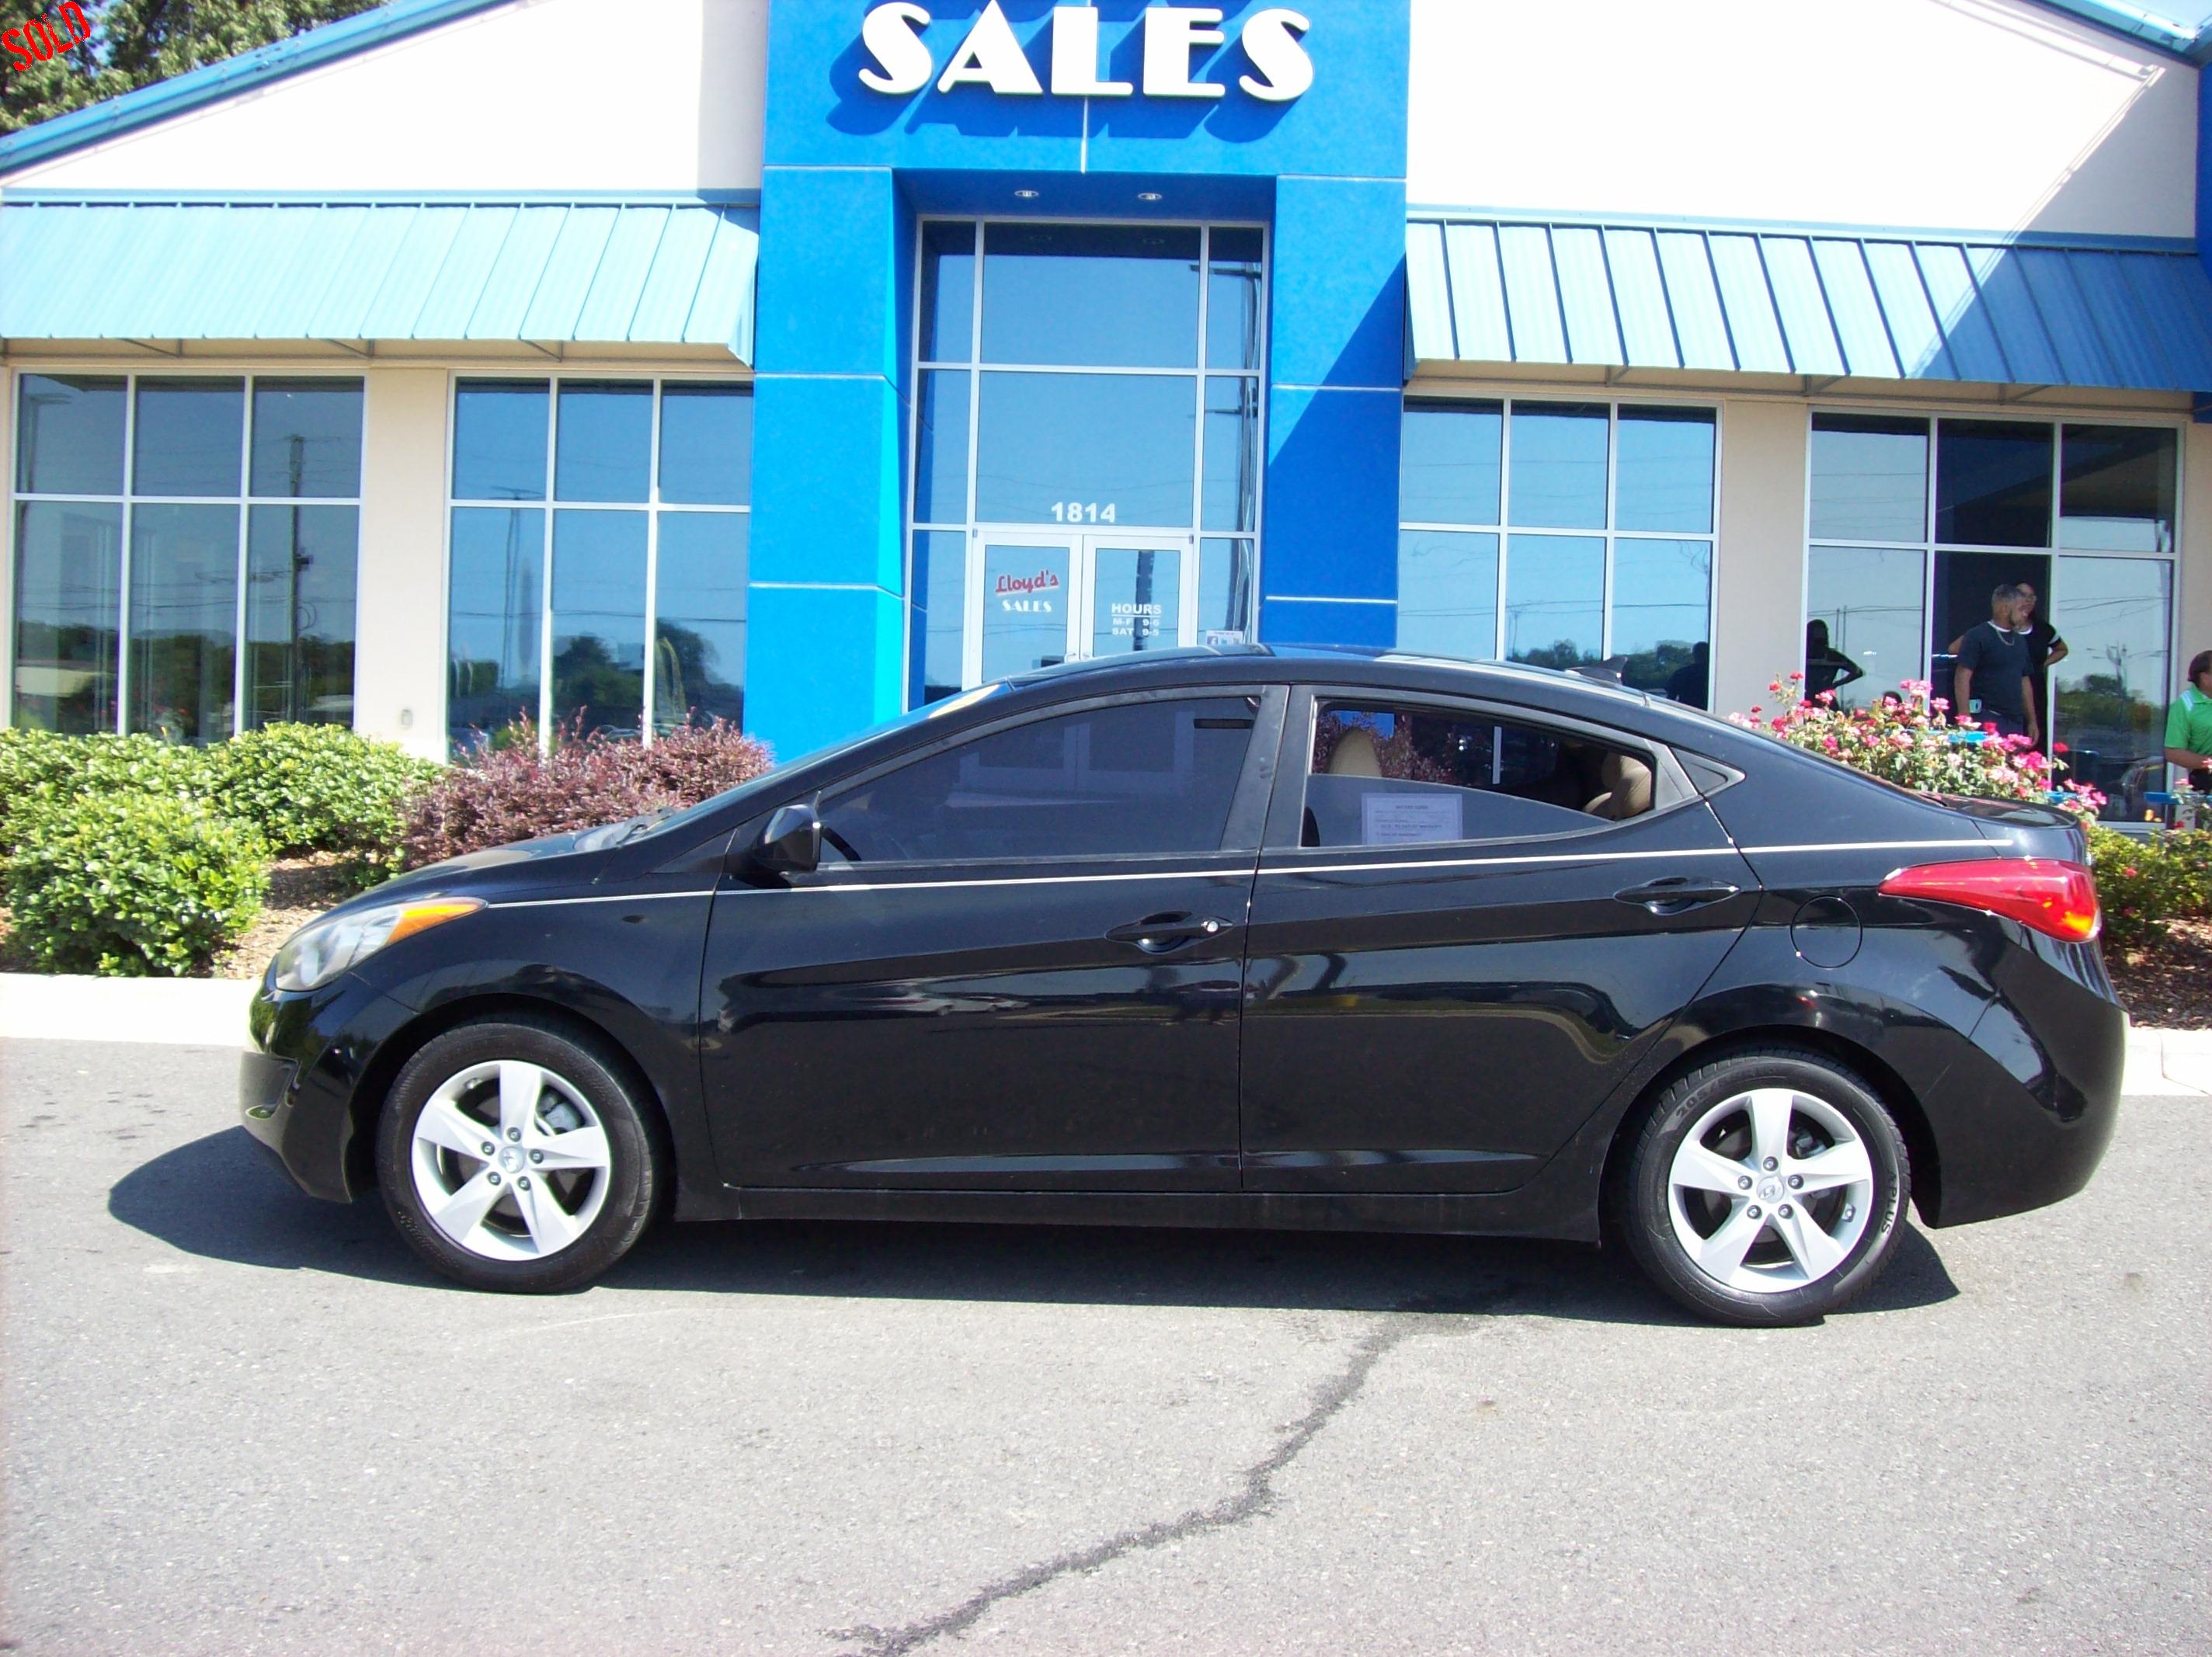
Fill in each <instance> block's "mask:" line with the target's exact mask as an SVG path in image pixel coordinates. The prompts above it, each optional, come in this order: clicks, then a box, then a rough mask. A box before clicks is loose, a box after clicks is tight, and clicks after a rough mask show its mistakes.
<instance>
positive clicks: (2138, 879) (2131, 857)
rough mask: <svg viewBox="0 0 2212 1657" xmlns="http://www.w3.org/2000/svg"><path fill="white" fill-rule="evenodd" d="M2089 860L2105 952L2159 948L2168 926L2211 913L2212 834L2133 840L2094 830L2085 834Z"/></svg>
mask: <svg viewBox="0 0 2212 1657" xmlns="http://www.w3.org/2000/svg"><path fill="white" fill-rule="evenodd" d="M2089 860H2090V864H2091V866H2092V867H2093V868H2094V869H2095V871H2096V874H2097V901H2098V906H2099V907H2100V908H2101V909H2102V910H2103V911H2104V915H2105V942H2106V945H2107V946H2108V947H2109V948H2112V949H2115V950H2139V949H2142V948H2145V947H2147V946H2148V945H2151V944H2159V943H2161V942H2163V941H2164V940H2165V938H2166V928H2167V924H2168V923H2169V922H2171V921H2172V920H2176V919H2178V918H2180V917H2183V916H2201V915H2203V914H2204V913H2207V912H2208V910H2212V832H2208V831H2206V830H2203V829H2197V830H2192V831H2188V832H2184V833H2179V834H2161V835H2152V836H2150V837H2149V838H2148V839H2137V838H2136V836H2135V835H2123V834H2119V833H2118V832H2116V831H2115V830H2113V829H2092V830H2091V831H2090V834H2089Z"/></svg>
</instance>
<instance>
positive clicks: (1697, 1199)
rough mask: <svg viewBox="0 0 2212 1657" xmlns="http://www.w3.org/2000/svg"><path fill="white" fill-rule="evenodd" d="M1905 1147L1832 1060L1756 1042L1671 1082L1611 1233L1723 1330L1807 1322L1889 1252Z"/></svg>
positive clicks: (1905, 1175)
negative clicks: (1751, 1048) (1761, 1047)
mask: <svg viewBox="0 0 2212 1657" xmlns="http://www.w3.org/2000/svg"><path fill="white" fill-rule="evenodd" d="M1910 1188H1911V1177H1910V1172H1909V1168H1908V1165H1907V1162H1906V1155H1905V1141H1904V1138H1903V1136H1902V1135H1900V1134H1899V1132H1898V1129H1897V1124H1896V1123H1895V1122H1894V1121H1893V1120H1891V1118H1890V1115H1889V1113H1888V1112H1887V1110H1886V1109H1884V1108H1883V1107H1882V1104H1881V1100H1880V1099H1878V1098H1877V1097H1876V1096H1875V1093H1874V1091H1873V1089H1870V1088H1869V1086H1868V1085H1867V1084H1866V1083H1865V1082H1863V1081H1862V1080H1861V1079H1860V1078H1859V1077H1857V1076H1856V1075H1854V1074H1852V1073H1851V1071H1849V1070H1847V1069H1845V1068H1844V1067H1843V1066H1842V1065H1838V1064H1834V1063H1832V1062H1831V1061H1829V1060H1828V1059H1824V1058H1820V1057H1817V1056H1815V1055H1814V1054H1811V1053H1800V1052H1794V1051H1790V1050H1788V1049H1771V1050H1762V1051H1758V1052H1751V1053H1735V1054H1731V1055H1729V1057H1727V1058H1724V1059H1718V1060H1716V1061H1715V1062H1713V1063H1711V1064H1709V1065H1702V1066H1700V1067H1699V1068H1698V1069H1696V1070H1694V1071H1691V1072H1689V1073H1688V1074H1687V1075H1686V1076H1683V1077H1680V1079H1679V1080H1677V1081H1676V1082H1675V1083H1674V1084H1673V1085H1672V1086H1671V1087H1669V1088H1668V1089H1667V1090H1666V1092H1665V1093H1664V1094H1662V1096H1660V1097H1659V1099H1658V1100H1657V1102H1656V1103H1655V1105H1654V1106H1653V1108H1652V1109H1651V1111H1650V1114H1649V1115H1648V1116H1647V1117H1646V1118H1645V1120H1644V1126H1643V1130H1642V1132H1641V1133H1640V1134H1639V1135H1638V1138H1637V1140H1636V1143H1635V1146H1634V1149H1633V1151H1632V1155H1631V1156H1630V1159H1629V1162H1628V1165H1627V1168H1626V1179H1625V1181H1624V1182H1623V1184H1622V1186H1621V1187H1620V1188H1619V1189H1618V1190H1617V1191H1616V1193H1615V1198H1616V1201H1615V1227H1616V1229H1617V1230H1618V1231H1620V1232H1621V1233H1623V1234H1625V1235H1626V1241H1627V1243H1628V1246H1629V1249H1630V1252H1631V1253H1633V1254H1634V1255H1635V1257H1636V1260H1637V1263H1638V1265H1639V1266H1642V1267H1643V1269H1644V1273H1645V1275H1646V1276H1648V1277H1649V1278H1650V1279H1651V1280H1652V1281H1653V1282H1654V1283H1655V1284H1657V1285H1658V1286H1659V1287H1660V1288H1662V1289H1664V1290H1666V1291H1667V1292H1668V1294H1670V1295H1672V1296H1674V1298H1675V1299H1676V1300H1678V1301H1680V1302H1682V1303H1683V1304H1684V1305H1685V1306H1687V1307H1688V1308H1691V1309H1692V1311H1694V1312H1698V1313H1699V1314H1703V1315H1704V1316H1706V1317H1709V1318H1712V1319H1715V1320H1718V1321H1721V1322H1723V1323H1735V1324H1746V1325H1765V1326H1771V1325H1778V1324H1795V1323H1810V1322H1813V1321H1815V1320H1818V1319H1820V1318H1821V1317H1824V1316H1826V1314H1828V1313H1830V1312H1833V1311H1835V1310H1837V1309H1838V1308H1841V1307H1843V1306H1844V1305H1847V1304H1848V1303H1850V1302H1851V1301H1852V1300H1854V1299H1856V1298H1857V1296H1860V1295H1861V1294H1863V1293H1864V1292H1865V1291H1866V1290H1867V1289H1868V1288H1869V1287H1870V1286H1871V1285H1872V1284H1873V1283H1874V1281H1875V1278H1878V1277H1880V1276H1881V1272H1882V1268H1883V1267H1884V1266H1887V1264H1888V1262H1889V1257H1890V1255H1891V1253H1893V1251H1894V1249H1895V1248H1896V1247H1897V1241H1898V1238H1899V1235H1900V1231H1901V1223H1902V1221H1903V1218H1904V1201H1905V1193H1907V1191H1908V1190H1909V1189H1910Z"/></svg>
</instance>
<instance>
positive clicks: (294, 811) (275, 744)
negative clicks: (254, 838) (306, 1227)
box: [207, 725, 439, 884]
mask: <svg viewBox="0 0 2212 1657" xmlns="http://www.w3.org/2000/svg"><path fill="white" fill-rule="evenodd" d="M207 753H208V762H209V765H210V768H211V770H212V773H213V778H212V780H213V785H214V788H213V803H214V804H215V805H216V807H217V808H218V809H219V810H222V812H223V813H224V815H226V816H233V817H236V818H238V819H240V821H241V822H249V823H252V825H253V826H254V828H255V829H258V830H259V832H260V835H261V838H262V839H263V840H264V841H266V842H267V843H268V846H269V849H270V852H272V853H275V854H276V855H277V856H279V857H283V856H287V855H290V854H292V853H302V852H337V853H341V854H343V856H345V857H348V858H349V859H354V860H355V861H356V865H358V866H359V867H360V868H361V869H362V871H363V875H364V883H367V884H374V883H376V882H377V881H379V880H381V879H383V878H385V877H386V876H388V875H390V874H392V872H394V871H396V870H397V869H398V858H399V841H400V837H401V835H403V834H404V831H405V829H406V823H407V811H408V807H409V805H410V802H411V801H412V800H413V798H414V797H415V796H416V795H417V794H418V793H420V792H422V791H423V790H424V789H426V788H428V786H430V784H431V782H432V781H433V780H435V779H436V777H437V775H438V769H439V768H438V767H436V766H435V765H433V764H431V763H429V762H428V761H426V760H418V759H416V758H414V757H413V756H411V755H409V754H407V753H406V752H404V750H401V749H400V748H398V746H396V745H395V744H392V743H388V742H378V741H376V740H375V739H374V738H373V737H363V736H360V735H357V734H356V732H354V731H349V730H348V729H346V728H345V727H344V726H343V725H268V726H264V728H263V729H261V730H259V731H247V732H246V734H245V735H244V736H242V737H233V738H232V739H231V740H230V741H228V742H227V743H221V744H217V745H216V746H215V747H213V748H211V749H210V750H207Z"/></svg>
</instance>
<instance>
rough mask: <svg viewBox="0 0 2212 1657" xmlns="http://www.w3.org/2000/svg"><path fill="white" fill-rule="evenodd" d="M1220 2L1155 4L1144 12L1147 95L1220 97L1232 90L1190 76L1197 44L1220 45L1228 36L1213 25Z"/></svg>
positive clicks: (1216, 18)
mask: <svg viewBox="0 0 2212 1657" xmlns="http://www.w3.org/2000/svg"><path fill="white" fill-rule="evenodd" d="M1219 21H1221V8H1220V7H1218V6H1152V7H1150V8H1148V9H1146V12H1145V96H1146V97H1147V98H1218V97H1219V96H1221V94H1223V93H1225V92H1226V91H1228V90H1229V88H1226V87H1223V86H1216V85H1215V84H1214V83H1213V82H1211V81H1194V80H1192V79H1191V78H1190V53H1191V48H1192V47H1194V46H1219V45H1220V44H1221V43H1222V42H1223V41H1224V40H1225V39H1228V38H1229V37H1228V36H1227V35H1225V34H1224V33H1222V32H1221V31H1220V30H1219V29H1218V28H1215V27H1212V26H1213V25H1214V24H1216V23H1218V22H1219Z"/></svg>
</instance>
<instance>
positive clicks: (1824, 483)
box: [1812, 414, 1928, 541]
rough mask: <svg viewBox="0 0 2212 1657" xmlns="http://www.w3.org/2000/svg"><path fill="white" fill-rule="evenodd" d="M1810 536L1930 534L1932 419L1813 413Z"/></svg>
mask: <svg viewBox="0 0 2212 1657" xmlns="http://www.w3.org/2000/svg"><path fill="white" fill-rule="evenodd" d="M1812 504H1813V533H1814V536H1815V537H1817V538H1820V539H1822V540H1831V539H1832V540H1837V541H1922V540H1925V539H1926V538H1927V536H1928V422H1926V421H1924V420H1900V419H1896V418H1893V417H1892V416H1887V415H1830V414H1823V415H1814V416H1813V503H1812Z"/></svg>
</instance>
